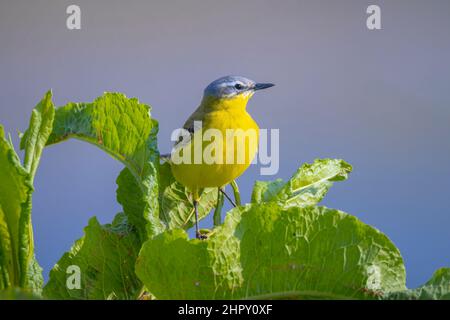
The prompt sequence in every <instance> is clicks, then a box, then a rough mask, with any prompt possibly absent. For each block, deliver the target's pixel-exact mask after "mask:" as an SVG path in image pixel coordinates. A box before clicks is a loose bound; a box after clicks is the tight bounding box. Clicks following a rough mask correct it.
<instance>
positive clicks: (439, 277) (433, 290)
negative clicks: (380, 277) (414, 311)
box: [382, 268, 450, 300]
mask: <svg viewBox="0 0 450 320" xmlns="http://www.w3.org/2000/svg"><path fill="white" fill-rule="evenodd" d="M382 299H386V300H450V268H441V269H438V270H437V271H436V272H435V273H434V274H433V276H432V277H431V279H430V280H428V282H427V283H425V284H424V285H423V286H421V287H419V288H416V289H409V290H404V291H398V292H391V293H389V294H386V295H385V296H383V297H382Z"/></svg>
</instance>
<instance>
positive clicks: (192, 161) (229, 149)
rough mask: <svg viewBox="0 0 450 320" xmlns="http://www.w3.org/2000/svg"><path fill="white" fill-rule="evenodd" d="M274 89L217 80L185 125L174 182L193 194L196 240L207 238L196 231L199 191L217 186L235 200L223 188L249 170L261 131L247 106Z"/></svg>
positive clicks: (241, 79)
mask: <svg viewBox="0 0 450 320" xmlns="http://www.w3.org/2000/svg"><path fill="white" fill-rule="evenodd" d="M272 86H274V85H273V84H272V83H256V82H254V81H252V80H250V79H247V78H244V77H241V76H226V77H222V78H220V79H217V80H215V81H213V82H212V83H211V84H209V85H208V86H207V87H206V89H205V90H204V93H203V99H202V101H201V103H200V106H199V107H198V108H197V109H196V110H195V111H194V113H192V115H191V116H190V117H189V119H188V120H187V121H186V122H185V124H184V126H183V129H184V130H185V133H186V135H185V137H188V138H187V139H183V137H180V139H179V140H178V142H176V143H175V146H174V149H173V150H172V153H171V160H172V161H171V162H172V165H171V168H172V173H173V175H174V177H175V179H176V180H177V181H178V182H180V183H181V184H183V185H184V186H186V187H187V188H188V189H189V190H190V192H192V198H193V205H194V211H195V232H196V237H197V238H200V239H202V238H204V237H203V236H202V235H201V234H200V232H199V228H198V210H197V204H198V200H199V197H200V194H201V190H202V189H203V188H207V187H217V188H219V190H220V191H221V192H223V193H224V194H225V196H226V197H227V198H228V199H229V200H230V201H231V199H230V197H228V196H227V195H226V193H225V192H224V191H223V189H222V188H223V187H224V186H225V185H227V184H229V183H230V182H232V181H233V180H234V179H236V178H237V177H239V176H240V175H241V174H242V173H243V172H244V171H245V170H246V169H247V168H248V166H249V165H250V164H251V162H252V161H253V158H254V157H255V154H256V151H257V149H258V140H259V127H258V125H257V124H256V122H255V121H254V120H253V119H252V117H251V116H250V114H248V112H247V109H246V108H247V102H248V101H249V100H250V98H251V97H252V96H253V94H254V93H255V92H256V91H258V90H261V89H266V88H270V87H272ZM239 137H241V138H242V137H244V141H243V143H242V140H241V141H237V140H239ZM252 137H253V139H252ZM213 138H214V139H213ZM212 145H213V146H212ZM175 155H177V157H178V158H176V156H175ZM208 156H209V159H208ZM180 159H182V161H180Z"/></svg>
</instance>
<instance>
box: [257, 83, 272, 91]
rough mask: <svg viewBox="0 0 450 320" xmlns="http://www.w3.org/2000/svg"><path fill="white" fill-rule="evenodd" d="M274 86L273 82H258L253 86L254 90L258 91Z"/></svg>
mask: <svg viewBox="0 0 450 320" xmlns="http://www.w3.org/2000/svg"><path fill="white" fill-rule="evenodd" d="M273 86H274V84H273V83H256V84H255V86H254V87H253V90H255V91H257V90H262V89H267V88H270V87H273Z"/></svg>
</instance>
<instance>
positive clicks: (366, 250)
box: [136, 203, 405, 299]
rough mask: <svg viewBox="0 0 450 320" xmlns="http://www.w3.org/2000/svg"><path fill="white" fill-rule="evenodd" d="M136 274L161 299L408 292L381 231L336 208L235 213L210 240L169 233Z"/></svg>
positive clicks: (261, 208) (273, 206)
mask: <svg viewBox="0 0 450 320" xmlns="http://www.w3.org/2000/svg"><path fill="white" fill-rule="evenodd" d="M136 272H137V275H138V277H139V278H140V279H141V280H142V281H143V283H144V284H145V285H146V286H147V287H148V288H151V292H152V294H154V295H155V297H156V298H158V299H230V298H289V299H308V298H316V299H317V298H327V299H339V298H343V299H351V298H363V299H375V298H377V297H378V296H379V295H380V294H381V293H383V292H391V291H397V290H404V289H405V269H404V265H403V260H402V258H401V256H400V253H399V251H398V249H397V248H396V247H395V246H394V245H393V244H392V242H391V241H390V240H389V239H388V238H387V237H386V236H385V235H384V234H382V233H381V232H379V231H378V230H376V229H374V228H372V227H370V226H368V225H366V224H364V223H362V222H361V221H359V220H358V219H357V218H355V217H353V216H350V215H348V214H345V213H343V212H341V211H338V210H333V209H328V208H324V207H291V208H286V207H285V206H283V205H279V204H277V203H265V204H253V205H247V206H245V207H238V208H235V209H233V210H232V211H230V212H229V213H228V215H227V217H226V219H225V222H224V224H223V225H222V226H220V227H218V228H215V229H214V231H213V232H212V234H211V235H210V237H209V239H207V240H203V241H202V240H197V239H193V240H189V239H188V235H187V233H186V232H185V231H183V230H170V231H166V232H164V233H162V234H160V235H158V236H156V237H155V238H153V239H150V240H148V241H147V242H146V243H145V244H144V245H143V248H142V249H141V253H140V256H139V257H138V261H137V266H136Z"/></svg>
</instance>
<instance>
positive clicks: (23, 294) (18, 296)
mask: <svg viewBox="0 0 450 320" xmlns="http://www.w3.org/2000/svg"><path fill="white" fill-rule="evenodd" d="M41 299H42V298H41V296H39V295H37V294H34V293H33V292H30V291H28V290H24V289H21V288H13V289H6V290H0V300H41Z"/></svg>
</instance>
